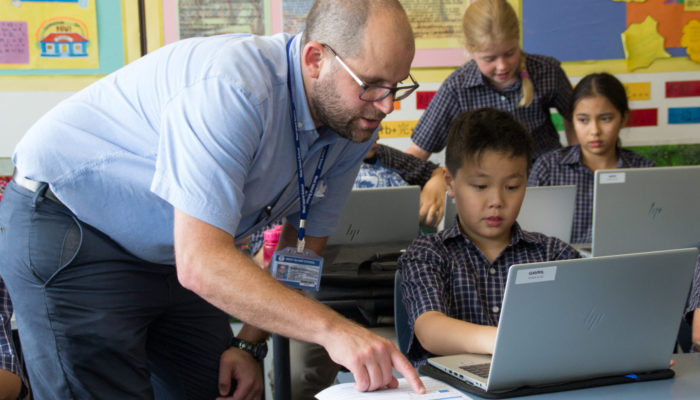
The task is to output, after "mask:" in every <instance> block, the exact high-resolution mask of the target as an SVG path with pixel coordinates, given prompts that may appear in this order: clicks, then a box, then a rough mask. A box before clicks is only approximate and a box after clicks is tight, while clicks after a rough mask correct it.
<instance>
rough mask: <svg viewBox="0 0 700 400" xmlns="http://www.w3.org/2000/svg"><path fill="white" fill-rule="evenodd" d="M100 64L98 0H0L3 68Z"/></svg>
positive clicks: (68, 66) (93, 66) (85, 66)
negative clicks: (96, 5) (96, 7)
mask: <svg viewBox="0 0 700 400" xmlns="http://www.w3.org/2000/svg"><path fill="white" fill-rule="evenodd" d="M99 66H100V64H99V49H98V45H97V13H96V11H95V0H0V69H76V68H79V69H84V68H85V69H95V68H99Z"/></svg>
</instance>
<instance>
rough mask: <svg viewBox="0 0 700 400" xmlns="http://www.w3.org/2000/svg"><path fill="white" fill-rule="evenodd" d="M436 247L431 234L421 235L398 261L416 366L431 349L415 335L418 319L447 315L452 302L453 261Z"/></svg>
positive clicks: (412, 352)
mask: <svg viewBox="0 0 700 400" xmlns="http://www.w3.org/2000/svg"><path fill="white" fill-rule="evenodd" d="M435 248H436V244H435V243H434V242H432V241H431V240H430V236H424V237H419V238H418V239H416V240H415V241H414V242H413V243H412V244H411V245H410V246H409V248H408V249H407V250H406V252H405V253H404V254H403V255H402V256H401V257H399V260H398V266H399V269H400V270H401V293H402V296H403V303H404V306H405V307H406V313H407V315H408V325H409V328H410V339H409V350H408V358H409V360H411V361H412V362H413V363H414V365H418V364H420V363H422V362H423V361H424V360H425V358H426V357H428V352H427V351H426V350H425V349H424V348H423V347H422V346H421V345H420V343H419V342H418V340H416V338H415V336H414V324H415V322H416V319H417V318H418V317H419V316H420V315H421V314H423V313H425V312H427V311H438V312H441V313H443V314H446V315H447V314H448V308H449V304H450V293H449V290H448V288H449V287H450V286H451V285H450V281H451V279H450V261H449V260H448V258H447V257H445V255H444V254H440V252H439V251H436V249H435Z"/></svg>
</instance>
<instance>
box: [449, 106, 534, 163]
mask: <svg viewBox="0 0 700 400" xmlns="http://www.w3.org/2000/svg"><path fill="white" fill-rule="evenodd" d="M486 150H493V151H497V152H501V153H506V154H510V156H511V157H520V156H522V157H525V159H526V160H527V170H528V171H530V166H531V165H532V137H531V136H530V133H529V132H528V131H527V130H526V129H525V128H524V127H523V126H522V125H521V124H520V123H519V122H518V121H516V120H515V119H514V118H513V116H512V115H511V114H510V113H508V112H505V111H501V110H496V109H494V108H478V109H475V110H471V111H465V112H462V113H460V114H459V115H457V118H455V120H454V121H452V124H451V125H450V129H449V132H448V135H447V149H446V150H445V165H447V168H448V169H449V170H450V173H451V174H452V175H453V176H454V175H455V174H457V170H458V169H460V168H462V165H463V164H464V161H467V160H475V161H477V162H478V161H479V160H480V158H481V155H482V154H483V153H484V151H486Z"/></svg>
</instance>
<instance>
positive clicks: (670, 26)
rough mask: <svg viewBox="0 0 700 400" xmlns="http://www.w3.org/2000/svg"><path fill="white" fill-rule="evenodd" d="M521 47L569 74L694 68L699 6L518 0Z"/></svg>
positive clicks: (660, 1)
mask: <svg viewBox="0 0 700 400" xmlns="http://www.w3.org/2000/svg"><path fill="white" fill-rule="evenodd" d="M521 3H522V4H521V5H522V18H521V19H522V45H523V49H524V50H525V51H526V52H529V53H534V54H547V55H551V56H553V57H555V58H557V59H558V60H560V61H562V62H563V66H564V68H565V69H566V70H567V72H570V71H571V72H572V73H571V75H573V76H577V75H585V74H587V73H589V72H592V71H595V70H606V71H608V72H611V73H618V74H621V73H629V72H635V73H643V72H679V71H697V70H699V69H700V64H699V63H700V2H698V1H692V0H641V1H640V0H626V1H625V0H586V1H560V0H521Z"/></svg>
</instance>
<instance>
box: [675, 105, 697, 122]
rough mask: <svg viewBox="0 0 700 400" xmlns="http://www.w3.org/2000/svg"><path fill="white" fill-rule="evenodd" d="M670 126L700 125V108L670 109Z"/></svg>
mask: <svg viewBox="0 0 700 400" xmlns="http://www.w3.org/2000/svg"><path fill="white" fill-rule="evenodd" d="M668 123H669V124H697V123H700V107H678V108H669V109H668Z"/></svg>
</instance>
